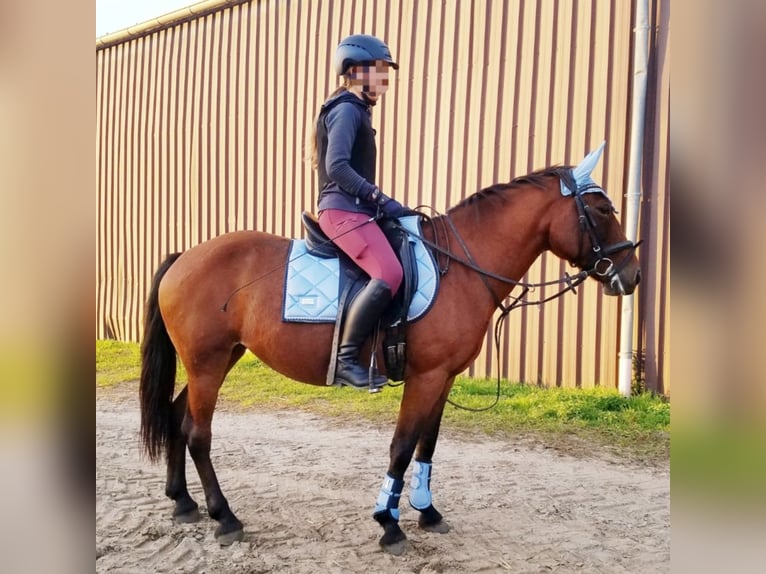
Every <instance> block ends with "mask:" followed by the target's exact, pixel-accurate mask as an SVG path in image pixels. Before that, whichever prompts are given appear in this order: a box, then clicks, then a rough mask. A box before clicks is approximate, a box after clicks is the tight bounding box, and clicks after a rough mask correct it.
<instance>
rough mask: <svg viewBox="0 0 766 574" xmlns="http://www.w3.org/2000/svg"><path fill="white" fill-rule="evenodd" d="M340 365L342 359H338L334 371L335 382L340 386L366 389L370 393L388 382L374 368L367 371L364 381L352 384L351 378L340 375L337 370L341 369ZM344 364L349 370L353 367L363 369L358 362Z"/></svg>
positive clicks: (377, 391) (378, 390)
mask: <svg viewBox="0 0 766 574" xmlns="http://www.w3.org/2000/svg"><path fill="white" fill-rule="evenodd" d="M342 365H344V363H343V361H339V362H338V368H337V370H336V372H335V384H336V385H339V386H341V387H351V388H352V389H357V390H360V391H363V390H365V389H368V390H369V391H370V393H379V392H380V391H381V389H382V388H383V387H384V386H386V384H387V383H388V378H387V377H384V376H383V375H381V374H379V373H378V372H377V370H375V371H374V372H370V371H367V373H366V376H365V378H364V382H363V383H362V384H361V385H356V384H354V380H353V379H351V378H346V377H342V376H340V374H339V372H340V371H341V370H342ZM345 365H347V367H346V368H348V369H350V370H353V369H354V367H357V368H358V369H359V370H362V371H364V367H362V366H361V365H360V364H358V363H345ZM360 380H361V379H360Z"/></svg>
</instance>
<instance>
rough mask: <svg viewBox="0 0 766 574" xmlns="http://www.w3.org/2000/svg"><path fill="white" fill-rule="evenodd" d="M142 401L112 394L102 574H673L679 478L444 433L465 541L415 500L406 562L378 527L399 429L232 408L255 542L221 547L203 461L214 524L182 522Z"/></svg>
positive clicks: (442, 455)
mask: <svg viewBox="0 0 766 574" xmlns="http://www.w3.org/2000/svg"><path fill="white" fill-rule="evenodd" d="M136 396H137V395H135V394H133V393H126V392H117V393H115V392H113V391H98V392H97V401H96V415H97V424H96V457H97V468H96V571H97V572H120V573H136V574H139V573H140V574H145V573H147V572H185V573H219V572H220V573H250V572H291V573H293V572H294V573H309V572H329V573H349V572H351V573H354V572H359V573H365V574H376V573H382V572H391V573H410V572H412V573H419V574H429V573H433V572H458V573H460V572H515V573H531V572H588V573H591V572H605V573H606V572H608V573H612V572H616V573H619V572H636V573H639V572H640V573H642V574H644V573H646V572H652V573H658V572H669V570H670V565H669V562H670V484H669V477H670V474H669V470H668V468H657V467H656V466H652V467H646V466H641V465H638V464H636V463H628V462H623V461H619V460H615V459H614V458H613V457H612V458H610V457H608V456H583V454H582V453H578V454H577V455H576V456H572V455H571V454H566V453H561V452H557V451H554V450H552V449H546V448H545V446H544V445H534V444H530V443H529V441H519V442H518V443H516V442H515V441H512V440H511V441H499V440H494V439H492V440H490V439H487V438H484V437H479V436H477V437H473V438H472V437H466V436H465V435H457V434H456V433H451V432H450V431H449V429H443V430H442V436H441V438H440V442H439V445H438V447H437V451H436V456H435V460H434V476H433V480H432V489H433V492H434V505H435V506H436V507H437V508H438V509H439V510H440V511H441V512H442V514H443V515H444V516H445V519H446V520H447V521H448V522H449V523H450V525H451V526H452V529H451V531H450V532H448V533H447V534H436V533H429V532H424V531H422V530H420V529H419V528H418V527H417V517H418V514H417V512H416V511H414V510H412V509H411V508H409V506H408V504H407V502H406V496H407V491H408V484H409V473H408V474H407V476H406V484H405V490H404V493H403V495H402V504H401V510H402V518H401V526H402V528H403V530H404V531H405V533H406V534H407V536H408V538H409V540H408V542H407V550H406V552H405V554H404V555H403V556H391V555H389V554H386V553H384V552H383V551H382V550H381V549H380V547H379V546H378V543H377V541H378V538H379V537H380V535H381V534H382V530H381V529H380V527H379V526H378V525H377V523H376V522H374V521H373V520H372V518H371V515H372V508H373V505H374V503H375V498H376V496H377V493H378V489H379V487H380V484H381V482H382V479H383V476H384V473H385V470H386V467H387V464H388V446H389V443H390V440H391V434H392V432H393V428H381V427H374V426H371V425H370V423H366V422H360V423H359V424H358V425H352V424H350V423H349V422H347V421H346V422H339V421H337V420H333V419H326V418H322V417H319V416H315V415H310V414H306V413H302V412H294V411H283V412H264V411H258V410H249V411H244V412H243V411H242V410H238V409H226V408H224V409H222V410H220V411H218V412H216V417H215V420H214V423H213V433H214V435H213V462H214V464H215V465H216V469H217V471H218V477H219V480H220V482H221V486H222V488H223V491H224V494H225V495H226V496H227V498H228V499H229V503H230V505H231V507H232V509H233V510H234V512H235V513H236V514H237V516H238V517H239V519H240V520H241V521H242V522H243V523H244V525H245V539H244V541H243V542H239V543H235V544H233V545H232V546H229V547H225V548H223V547H220V546H219V545H218V544H217V543H216V541H215V539H214V537H213V530H214V527H215V525H216V523H215V522H214V521H213V520H211V519H210V518H209V517H208V516H207V514H206V512H205V510H204V496H203V494H202V490H201V487H200V484H199V479H198V477H197V475H196V471H195V470H194V467H193V465H192V464H191V461H189V465H188V472H189V486H190V491H191V493H192V496H194V497H195V499H196V500H197V501H198V502H199V503H200V509H201V510H202V520H201V521H199V522H197V523H195V524H183V525H182V524H175V523H174V522H173V520H172V518H171V510H172V505H171V502H170V501H169V500H168V499H167V498H165V496H164V481H165V467H164V465H152V464H150V463H149V462H148V461H147V460H146V459H145V458H143V457H142V455H141V453H140V450H139V442H138V426H139V412H138V406H137V398H136Z"/></svg>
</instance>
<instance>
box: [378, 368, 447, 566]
mask: <svg viewBox="0 0 766 574" xmlns="http://www.w3.org/2000/svg"><path fill="white" fill-rule="evenodd" d="M447 382H449V380H448V378H447V377H446V376H443V375H442V376H438V375H431V376H429V377H426V376H422V375H421V376H417V377H410V378H408V380H407V383H406V384H405V387H404V395H403V397H402V404H401V407H400V409H399V418H398V420H397V423H396V431H395V432H394V437H393V439H392V441H391V449H390V456H391V459H390V463H389V466H388V472H387V473H386V477H385V478H384V480H383V485H382V486H381V489H380V492H379V494H378V498H377V500H376V503H375V511H374V513H373V518H374V519H375V520H376V521H377V522H378V523H379V524H380V525H381V526H382V527H383V530H384V533H383V536H382V537H381V539H380V545H381V546H382V547H383V549H384V550H386V551H387V552H390V553H391V554H401V553H402V552H404V548H405V546H404V541H405V540H406V539H407V537H406V536H405V534H404V532H403V531H402V529H401V528H400V527H399V499H400V497H401V493H402V489H403V487H404V473H405V471H406V470H407V467H408V466H409V464H410V462H411V461H412V455H413V454H414V452H415V447H416V446H417V444H418V442H419V441H420V439H421V436H422V435H423V433H424V432H433V428H432V424H431V423H432V422H433V420H434V417H436V418H437V419H438V420H440V419H441V413H442V411H443V410H444V399H446V393H447V392H448V387H449V385H448V384H446V383H447ZM445 388H447V391H446V392H445ZM435 432H436V433H438V423H437V425H436V429H435ZM433 444H434V445H435V444H436V443H435V441H433Z"/></svg>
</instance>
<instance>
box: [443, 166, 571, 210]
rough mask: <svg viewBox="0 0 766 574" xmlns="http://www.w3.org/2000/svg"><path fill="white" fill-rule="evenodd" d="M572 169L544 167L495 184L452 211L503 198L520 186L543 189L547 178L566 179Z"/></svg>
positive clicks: (459, 204) (566, 167)
mask: <svg viewBox="0 0 766 574" xmlns="http://www.w3.org/2000/svg"><path fill="white" fill-rule="evenodd" d="M570 169H572V166H571V165H555V166H552V167H546V168H543V169H539V170H537V171H533V172H532V173H528V174H527V175H522V176H519V177H517V178H514V179H513V180H511V181H510V182H508V183H495V184H493V185H490V186H489V187H485V188H484V189H481V190H479V191H477V192H476V193H474V194H473V195H469V196H468V197H466V198H465V199H464V200H463V201H461V202H460V203H458V204H457V205H455V206H454V207H453V208H452V209H457V208H459V207H464V206H467V205H474V204H476V203H477V202H479V201H483V200H487V199H492V198H500V199H502V198H504V197H505V196H506V194H507V193H508V192H509V191H512V190H514V189H518V188H519V187H521V186H522V185H534V186H535V187H539V188H545V180H547V179H548V178H549V177H558V178H561V177H566V174H567V172H568V170H570Z"/></svg>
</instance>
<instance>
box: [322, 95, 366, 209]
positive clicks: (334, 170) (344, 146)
mask: <svg viewBox="0 0 766 574" xmlns="http://www.w3.org/2000/svg"><path fill="white" fill-rule="evenodd" d="M371 115H372V114H371V111H370V107H369V106H368V105H367V104H366V103H365V102H364V101H362V100H361V99H360V98H358V97H357V96H355V95H354V94H352V93H350V92H341V93H340V94H338V95H336V96H333V97H331V98H330V99H328V100H327V101H326V102H325V103H324V105H323V106H322V108H321V110H320V112H319V118H318V119H317V130H316V131H317V155H318V160H319V161H318V166H317V170H318V174H319V189H320V192H319V204H318V209H319V211H322V210H323V209H343V210H346V211H355V212H361V213H366V214H369V215H370V216H373V215H375V213H376V210H377V208H376V205H375V203H374V202H372V201H370V200H369V199H368V198H369V196H370V194H372V192H373V191H374V190H375V170H376V166H377V151H378V150H377V145H376V144H375V130H374V129H373V127H372V118H371Z"/></svg>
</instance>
